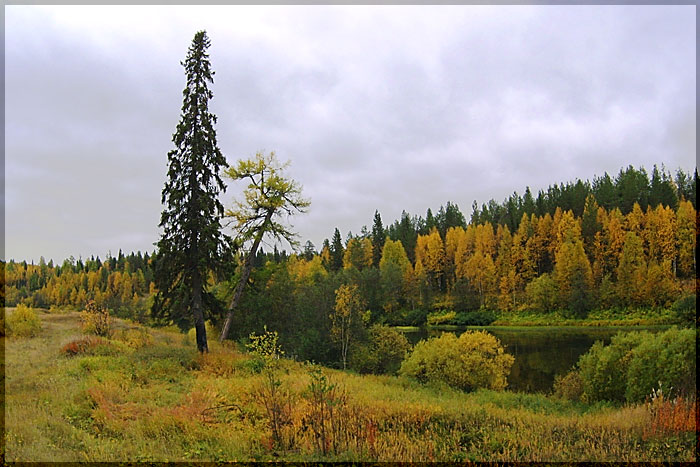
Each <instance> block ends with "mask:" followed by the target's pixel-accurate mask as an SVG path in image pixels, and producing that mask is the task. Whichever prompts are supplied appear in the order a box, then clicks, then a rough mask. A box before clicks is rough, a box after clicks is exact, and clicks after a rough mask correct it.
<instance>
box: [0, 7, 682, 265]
mask: <svg viewBox="0 0 700 467" xmlns="http://www.w3.org/2000/svg"><path fill="white" fill-rule="evenodd" d="M5 14H6V17H5V18H6V43H5V44H6V45H5V57H6V75H5V79H6V91H5V99H6V128H5V132H6V147H5V151H6V152H5V154H6V166H5V176H6V193H5V195H6V199H5V203H6V249H7V250H6V256H7V257H8V258H15V259H34V260H38V258H39V256H41V255H43V256H45V257H46V258H54V260H57V261H60V260H62V259H63V258H65V257H67V256H70V255H74V256H76V257H77V256H78V255H82V256H89V255H92V254H94V255H98V254H99V255H101V256H104V254H105V253H107V251H109V250H111V251H112V252H115V251H116V250H118V249H119V248H122V249H123V250H125V251H131V250H142V251H143V250H151V249H152V248H153V242H155V241H157V239H158V236H159V229H158V227H157V224H158V221H159V217H160V211H161V209H162V207H161V205H160V192H161V189H162V186H163V183H164V181H165V174H166V169H167V159H166V154H167V152H168V151H169V150H170V149H171V147H172V143H171V142H170V139H171V136H172V133H173V131H174V130H175V125H176V124H177V121H178V119H179V113H180V106H181V92H182V88H183V87H184V73H183V70H182V67H181V66H180V64H179V62H180V61H181V60H182V59H183V58H184V57H185V54H186V50H187V47H188V46H189V43H190V41H191V39H192V36H193V34H194V32H196V31H197V30H199V29H206V30H207V32H208V33H209V36H210V37H211V39H212V47H211V49H210V56H211V60H212V66H213V68H214V70H215V71H216V75H215V84H214V86H213V91H214V94H215V97H214V99H213V101H212V103H211V108H212V111H213V112H214V113H216V114H217V115H218V117H219V123H218V125H217V134H218V138H219V146H220V147H221V149H222V151H223V152H224V154H225V155H226V156H227V158H228V159H229V161H230V162H234V161H235V160H236V159H238V158H242V157H249V156H252V155H253V154H255V152H256V151H259V150H264V151H272V150H274V151H276V152H277V154H278V156H279V157H280V158H281V159H283V160H286V159H290V160H292V165H291V167H290V173H291V174H292V176H294V178H295V179H297V180H298V181H299V182H300V183H301V184H302V185H303V186H304V192H305V195H306V196H307V197H309V198H311V200H312V206H311V209H310V211H309V213H308V214H306V215H304V216H299V217H298V218H296V219H293V220H292V222H293V224H294V225H295V226H296V228H297V230H298V231H299V233H300V236H301V239H302V240H303V241H305V240H306V239H310V240H311V241H312V242H313V243H314V244H316V246H317V247H320V245H321V242H322V241H323V239H324V238H327V237H330V236H331V235H332V233H333V229H334V228H335V227H338V228H339V229H340V230H341V232H342V233H343V236H345V234H346V233H347V231H348V230H352V231H353V232H355V233H358V232H359V231H360V228H361V227H362V225H368V227H371V222H372V216H373V214H374V211H375V209H378V210H379V211H380V213H381V214H382V218H383V220H384V222H385V224H387V223H389V222H391V221H393V220H394V219H397V218H398V217H399V216H400V214H401V210H403V209H405V210H407V211H408V212H410V213H411V214H421V215H422V214H424V213H425V211H426V209H427V208H429V207H430V208H432V209H433V210H436V209H437V208H438V207H439V206H440V205H441V204H444V203H445V202H446V201H447V200H450V201H452V202H456V203H457V204H458V205H459V206H460V208H461V210H462V211H463V212H464V213H465V215H467V217H468V216H469V214H470V212H471V203H472V201H473V200H477V201H478V202H479V203H480V204H481V203H483V202H487V201H488V200H489V199H491V198H494V199H496V200H502V199H503V198H504V197H506V196H508V195H509V194H511V193H512V192H513V191H514V190H517V191H518V192H520V193H522V192H523V191H524V188H525V186H526V185H529V186H530V187H531V188H532V190H533V192H535V193H536V191H537V190H538V189H540V188H546V187H547V186H548V185H549V184H551V183H558V182H564V181H569V180H573V179H574V178H576V177H580V178H591V177H592V176H593V175H595V174H602V173H603V172H604V171H607V172H608V173H611V174H616V173H617V171H619V169H620V168H621V167H623V166H627V165H629V164H634V165H644V166H646V167H647V168H651V166H652V165H653V164H661V163H664V164H665V165H666V167H667V168H669V169H671V170H675V169H676V168H678V167H682V168H684V169H689V168H692V167H693V166H694V165H695V150H696V135H695V127H696V118H695V112H696V105H695V103H696V96H695V78H696V77H695V37H696V36H695V34H696V33H695V21H694V19H695V15H694V9H693V8H692V7H691V6H675V7H673V6H670V7H666V6H642V7H628V6H570V7H565V6H557V7H553V6H526V7H486V6H483V7H481V6H452V7H447V6H417V7H391V6H383V7H347V6H336V7H320V6H318V7H312V6H295V7H272V6H267V7H243V6H240V7H234V6H230V7H212V6H209V7H196V8H195V7H175V6H151V7H127V6H122V7H115V6H112V7H96V6H92V7H88V6H73V7H38V6H16V5H13V6H7V7H6V10H5ZM240 189H241V187H235V186H231V187H230V188H229V190H228V191H227V193H226V194H224V195H223V196H222V200H223V201H224V203H225V204H230V200H231V199H232V197H233V196H235V194H236V193H237V192H239V191H240Z"/></svg>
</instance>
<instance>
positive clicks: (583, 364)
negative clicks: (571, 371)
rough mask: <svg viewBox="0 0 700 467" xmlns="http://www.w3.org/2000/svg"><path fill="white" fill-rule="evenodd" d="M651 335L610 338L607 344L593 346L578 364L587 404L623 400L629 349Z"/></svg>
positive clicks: (634, 333) (625, 335) (600, 342)
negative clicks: (598, 401) (589, 402)
mask: <svg viewBox="0 0 700 467" xmlns="http://www.w3.org/2000/svg"><path fill="white" fill-rule="evenodd" d="M650 336H651V334H650V333H648V332H646V331H643V332H630V333H621V334H617V335H616V336H613V338H612V339H611V341H610V344H609V345H604V344H603V342H602V341H597V342H596V343H595V344H593V346H592V347H591V348H590V349H589V350H588V352H586V353H585V354H583V355H582V356H581V357H580V358H579V361H578V367H579V368H580V371H581V379H582V380H583V390H584V397H585V398H586V399H587V400H589V401H597V400H610V401H624V400H625V389H626V386H627V368H628V367H629V362H630V359H631V357H632V349H634V348H635V347H637V346H638V345H639V344H640V343H641V342H642V341H643V340H644V339H645V338H649V337H650Z"/></svg>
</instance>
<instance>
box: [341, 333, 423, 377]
mask: <svg viewBox="0 0 700 467" xmlns="http://www.w3.org/2000/svg"><path fill="white" fill-rule="evenodd" d="M368 334H369V341H368V342H367V343H363V344H359V345H356V346H355V347H353V349H352V352H351V354H350V368H352V369H354V370H356V371H358V372H360V373H375V374H395V373H396V372H397V371H398V370H399V368H400V367H401V362H402V361H403V359H404V358H405V357H406V352H408V350H409V349H410V348H411V344H409V343H408V340H407V339H406V336H404V335H403V334H402V333H401V332H399V331H397V330H395V329H392V328H390V327H388V326H382V325H378V324H377V325H374V326H372V327H371V328H370V329H369V333H368Z"/></svg>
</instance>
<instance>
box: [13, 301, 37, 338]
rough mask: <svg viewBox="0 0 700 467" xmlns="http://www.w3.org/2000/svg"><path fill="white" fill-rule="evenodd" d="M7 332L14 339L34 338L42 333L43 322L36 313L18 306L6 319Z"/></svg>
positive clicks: (25, 307) (23, 306)
mask: <svg viewBox="0 0 700 467" xmlns="http://www.w3.org/2000/svg"><path fill="white" fill-rule="evenodd" d="M5 326H6V332H7V335H8V336H13V337H34V336H37V335H38V334H39V332H40V331H41V321H40V320H39V317H38V316H37V314H36V312H35V311H34V310H32V309H31V308H29V307H27V306H25V305H17V308H16V309H15V311H14V312H12V313H10V314H9V315H8V316H7V318H6V319H5Z"/></svg>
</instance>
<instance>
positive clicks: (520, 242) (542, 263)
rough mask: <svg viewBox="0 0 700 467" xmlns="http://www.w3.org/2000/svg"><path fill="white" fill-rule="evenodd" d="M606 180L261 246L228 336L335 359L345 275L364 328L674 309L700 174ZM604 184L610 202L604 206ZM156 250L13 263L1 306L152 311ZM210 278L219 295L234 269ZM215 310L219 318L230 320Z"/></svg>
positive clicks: (140, 315)
mask: <svg viewBox="0 0 700 467" xmlns="http://www.w3.org/2000/svg"><path fill="white" fill-rule="evenodd" d="M659 173H660V174H662V175H658V174H659ZM608 179H610V177H609V176H607V174H606V175H604V176H603V177H600V178H596V179H595V180H594V183H592V184H590V183H588V182H580V181H577V182H576V183H573V184H572V183H569V184H566V185H560V186H559V188H556V189H555V188H550V189H549V190H547V192H543V191H541V192H540V194H539V195H538V198H537V199H536V200H535V201H534V203H532V204H530V203H529V202H528V201H527V200H528V199H529V198H528V196H527V193H528V192H529V190H526V196H525V197H523V198H520V197H519V196H517V195H514V196H512V197H511V198H509V199H508V200H506V201H505V202H504V203H503V204H502V205H500V206H499V207H498V208H493V207H494V206H497V205H496V204H495V203H493V202H491V203H489V206H490V207H489V206H487V208H486V209H485V210H475V211H474V212H473V213H472V218H471V222H469V223H468V224H467V222H466V219H465V216H464V215H463V214H462V213H461V211H460V210H459V207H458V206H457V205H456V204H453V203H451V202H447V204H446V206H444V207H440V209H439V210H438V211H437V213H436V214H435V215H433V214H432V211H431V210H430V209H429V210H428V211H427V213H426V216H425V218H421V217H417V216H413V217H411V216H409V215H408V214H407V213H406V212H404V213H403V214H402V216H401V219H400V220H396V221H395V222H393V223H392V224H390V225H389V226H388V227H384V225H383V223H382V220H381V216H380V214H379V213H378V212H375V216H374V220H373V225H372V229H371V230H369V229H367V228H366V227H363V228H362V229H361V233H360V234H358V235H353V234H351V233H349V234H348V235H347V237H346V239H345V240H342V238H341V235H340V232H339V230H338V229H337V228H336V229H335V232H334V235H333V236H332V239H331V240H326V241H324V243H323V246H322V248H321V251H320V252H317V251H316V248H315V246H314V245H313V244H312V243H311V242H307V243H306V245H305V246H304V248H303V250H302V251H301V252H299V253H298V254H292V255H287V253H286V252H285V251H282V252H280V251H278V250H277V248H275V249H274V251H273V252H267V253H266V252H263V251H259V252H258V254H257V255H256V257H255V261H254V269H253V273H252V275H251V278H250V280H249V286H248V291H247V292H246V294H244V295H243V300H242V303H241V306H240V312H239V313H237V316H236V321H235V325H234V329H233V331H232V336H231V337H233V338H235V339H240V338H244V337H245V336H247V335H248V334H249V333H250V332H253V331H256V332H259V331H260V330H261V329H262V328H263V326H265V325H267V327H268V328H269V329H273V330H277V331H278V332H280V338H281V342H282V343H283V344H287V346H288V348H293V349H295V354H297V355H299V356H300V357H303V358H312V359H315V360H317V361H326V362H328V361H338V360H337V358H338V355H337V349H333V348H331V347H329V346H328V341H329V336H330V334H331V332H332V326H333V323H332V319H331V315H332V314H333V312H334V305H335V300H336V296H335V293H336V291H337V290H338V289H339V287H340V286H341V285H345V284H351V285H354V286H356V290H357V293H358V295H359V300H360V301H361V303H362V305H363V309H364V310H366V311H368V313H367V312H365V313H363V314H362V316H358V317H357V318H356V320H355V323H356V325H357V330H356V332H357V334H358V336H360V337H361V335H362V334H363V333H364V334H365V335H366V331H367V329H368V327H369V326H370V325H371V324H389V325H420V324H425V323H426V321H428V320H429V319H430V316H431V315H436V314H437V315H439V314H441V313H442V314H449V313H450V312H453V313H457V314H460V313H461V314H462V315H464V314H465V313H466V314H469V313H472V316H473V317H477V318H478V316H479V313H484V312H490V313H499V312H501V313H503V312H505V313H507V312H510V311H514V310H515V311H517V310H520V311H522V310H531V311H534V312H550V311H554V310H560V311H561V312H562V314H564V315H567V316H571V317H585V316H586V314H587V313H588V311H589V310H591V309H594V308H601V309H607V308H653V307H668V306H670V305H671V304H672V303H673V302H674V301H676V300H678V299H679V298H681V297H682V296H683V295H684V294H691V293H694V290H695V280H694V279H695V277H696V254H695V252H696V238H697V227H696V226H697V211H696V206H695V196H694V192H695V188H694V187H695V184H696V179H697V171H696V173H695V176H694V177H693V179H692V182H688V181H687V180H688V178H687V176H685V175H684V173H683V172H682V171H679V172H678V174H677V176H676V181H674V180H673V179H672V178H671V177H670V175H669V174H667V173H665V172H664V171H662V172H659V171H658V170H656V168H655V170H654V172H653V175H652V177H651V180H649V178H648V177H646V172H645V171H644V170H643V169H640V170H637V169H634V168H632V167H629V168H628V169H626V170H621V171H620V174H619V175H618V177H617V178H616V179H615V180H614V181H612V192H613V193H616V195H615V196H614V197H613V198H612V199H613V200H614V202H612V203H611V201H610V200H609V199H607V198H605V195H604V193H607V192H608V191H610V190H603V191H602V192H601V191H600V190H601V188H600V187H602V186H606V185H607V182H601V180H608ZM628 179H635V180H637V181H639V180H642V181H643V180H644V179H646V180H647V183H646V185H645V186H646V189H645V190H641V191H638V196H639V193H647V194H646V195H645V196H646V198H644V199H646V200H647V201H648V200H653V201H658V200H659V199H661V200H662V201H660V202H658V203H656V204H655V205H651V204H647V205H646V206H644V207H642V206H643V205H642V204H640V202H639V199H635V200H634V202H633V203H632V205H631V206H630V207H629V208H627V205H626V203H627V202H628V201H629V199H628V197H626V195H625V193H626V191H625V188H624V187H625V186H627V185H626V182H625V180H628ZM657 179H658V180H661V182H660V183H661V185H659V184H658V183H657V182H654V180H657ZM610 180H612V179H610ZM678 180H681V181H682V182H683V183H680V184H679V183H678ZM642 185H644V184H643V183H642ZM577 186H582V187H583V189H584V192H585V193H586V196H585V198H584V199H583V202H582V204H581V203H580V202H578V201H576V202H575V203H573V205H571V204H569V205H567V204H564V207H569V208H570V209H564V207H562V206H556V207H554V209H553V211H552V212H551V213H550V208H551V206H550V207H546V208H539V207H538V206H548V204H547V203H548V200H550V199H563V198H556V196H557V195H556V193H559V196H564V197H566V196H568V195H562V193H564V194H566V193H569V192H570V191H571V190H573V191H576V190H577V188H575V187H577ZM561 187H564V188H563V189H562V188H561ZM566 187H570V188H566ZM572 187H573V188H572ZM653 187H654V188H653ZM660 187H661V188H660ZM689 187H690V188H692V192H689V191H688V190H689ZM652 188H653V189H652ZM573 191H572V192H573ZM553 193H555V194H553ZM601 193H603V195H602V197H603V200H604V201H603V202H604V203H605V204H606V205H607V207H606V205H604V204H602V203H600V202H599V201H598V196H601ZM659 194H661V195H663V196H661V195H659ZM658 196H661V198H658ZM572 199H574V198H572ZM538 200H541V201H538ZM542 200H543V201H542ZM511 201H512V202H511ZM579 204H581V206H579ZM509 205H512V206H515V207H514V208H513V209H514V211H513V212H514V213H515V214H519V215H520V218H519V219H518V221H517V222H513V223H512V226H513V227H512V228H511V223H510V222H507V220H508V219H509V217H508V216H505V217H504V216H500V217H498V219H499V220H500V222H492V221H491V220H489V219H490V216H492V214H493V213H497V212H499V211H498V209H501V210H502V211H503V212H510V211H509V209H510V208H508V206H509ZM492 208H493V209H492ZM571 208H573V209H571ZM577 213H578V214H577ZM152 257H153V255H151V256H149V254H148V253H146V254H143V255H142V254H141V253H140V252H138V253H136V254H134V253H131V254H129V255H124V254H123V253H122V252H121V251H120V252H119V255H118V256H117V257H112V256H108V258H107V259H106V260H104V261H101V260H100V258H99V257H98V258H90V259H88V260H85V261H83V260H82V259H79V260H77V261H76V260H74V259H73V258H71V259H68V260H65V261H64V262H63V263H62V264H61V265H60V266H59V265H54V264H53V262H52V261H49V263H46V262H45V261H43V259H42V260H41V261H40V263H39V264H38V265H33V264H27V263H26V262H22V263H16V262H14V261H10V262H9V263H7V264H6V265H5V266H6V267H5V280H6V288H5V293H6V296H5V300H6V304H7V305H8V306H14V305H16V304H17V303H24V304H27V305H30V306H34V307H43V308H47V307H50V306H63V307H66V306H67V307H75V308H78V309H79V308H82V307H83V306H84V305H85V303H86V301H87V300H90V299H92V300H95V301H96V302H97V303H98V304H99V305H102V306H106V307H107V308H109V309H110V310H112V312H113V313H115V314H117V315H120V316H124V317H132V318H136V319H141V320H148V319H150V317H149V309H150V300H151V299H152V296H153V293H154V292H155V286H154V283H153V270H152ZM209 282H210V283H211V284H212V285H213V286H214V289H213V290H214V292H215V294H216V295H217V296H218V297H219V298H221V299H222V300H223V299H226V298H227V297H228V296H230V295H231V291H232V289H233V284H235V283H236V278H235V277H232V278H228V280H226V278H215V277H209ZM207 319H209V320H210V321H211V322H212V323H214V324H215V325H216V324H220V322H221V320H222V317H221V316H207ZM477 321H478V320H477ZM465 324H466V323H465ZM471 324H478V322H473V323H471ZM285 341H286V342H285Z"/></svg>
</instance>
